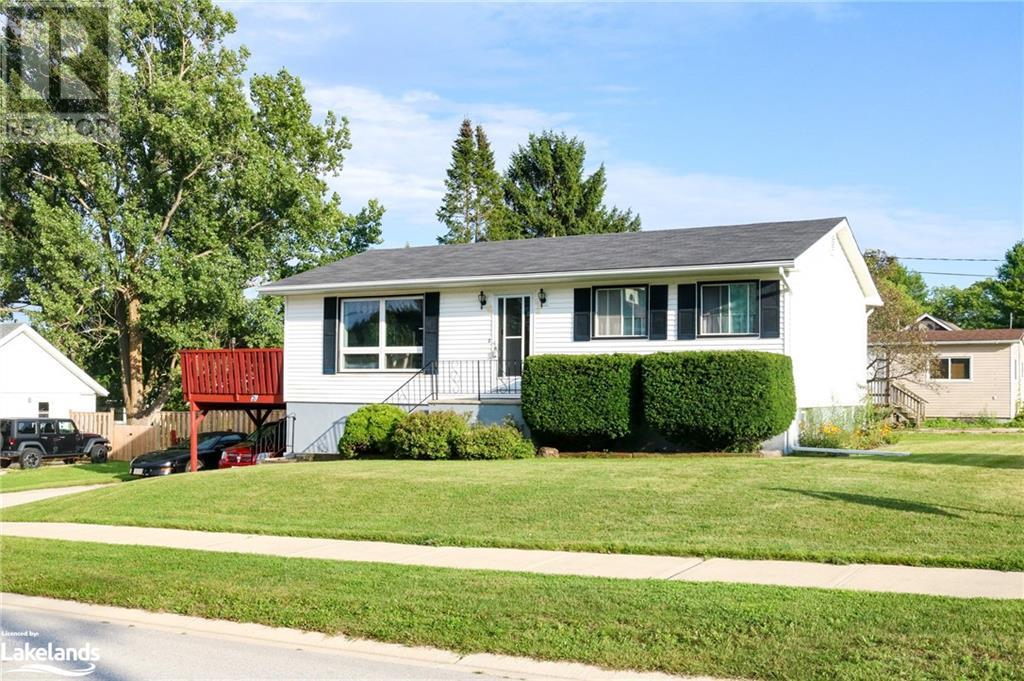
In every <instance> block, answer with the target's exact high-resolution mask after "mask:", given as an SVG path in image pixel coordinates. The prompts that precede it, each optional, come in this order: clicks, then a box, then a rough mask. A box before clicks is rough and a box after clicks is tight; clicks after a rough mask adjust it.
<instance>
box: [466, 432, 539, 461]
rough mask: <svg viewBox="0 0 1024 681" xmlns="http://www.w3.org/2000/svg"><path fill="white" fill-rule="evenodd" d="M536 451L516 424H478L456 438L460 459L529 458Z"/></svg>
mask: <svg viewBox="0 0 1024 681" xmlns="http://www.w3.org/2000/svg"><path fill="white" fill-rule="evenodd" d="M536 453H537V452H536V450H534V448H533V443H532V442H530V441H529V440H527V439H525V438H524V437H523V434H522V433H520V432H519V429H518V428H516V427H515V426H509V425H491V426H484V425H476V426H472V427H470V428H469V430H467V431H466V432H464V433H461V434H460V435H459V436H458V437H457V438H456V439H455V457H456V458H458V459H528V458H530V457H532V456H535V455H536Z"/></svg>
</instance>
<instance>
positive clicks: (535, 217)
mask: <svg viewBox="0 0 1024 681" xmlns="http://www.w3.org/2000/svg"><path fill="white" fill-rule="evenodd" d="M586 155H587V150H586V147H585V145H584V144H583V142H582V141H581V140H579V139H577V138H575V137H573V138H570V137H568V136H567V135H565V134H564V133H555V132H551V131H544V132H543V133H541V134H540V135H530V138H529V140H528V142H527V143H526V145H525V146H521V147H519V149H518V150H517V151H516V152H515V153H514V154H513V155H512V158H511V159H510V161H509V167H508V171H506V173H505V181H504V194H505V204H506V207H507V214H506V216H505V217H506V220H505V224H504V225H503V228H504V229H503V236H504V238H510V239H525V238H533V237H542V236H566V235H572V234H601V233H607V232H636V231H638V230H639V229H640V216H639V215H633V213H632V211H629V210H626V211H620V210H619V209H618V208H611V209H608V208H606V207H605V206H604V204H603V200H604V192H605V186H606V180H605V170H604V165H602V166H601V167H600V168H598V169H597V171H596V172H594V174H592V175H591V176H590V177H586V178H585V177H584V175H583V164H584V161H585V160H586Z"/></svg>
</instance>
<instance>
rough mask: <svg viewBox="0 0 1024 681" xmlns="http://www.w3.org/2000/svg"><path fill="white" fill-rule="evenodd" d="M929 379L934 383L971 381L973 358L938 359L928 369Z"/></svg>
mask: <svg viewBox="0 0 1024 681" xmlns="http://www.w3.org/2000/svg"><path fill="white" fill-rule="evenodd" d="M928 378H930V379H931V380H933V381H969V380H971V358H970V357H937V358H936V359H934V360H932V363H931V365H930V366H929V367H928Z"/></svg>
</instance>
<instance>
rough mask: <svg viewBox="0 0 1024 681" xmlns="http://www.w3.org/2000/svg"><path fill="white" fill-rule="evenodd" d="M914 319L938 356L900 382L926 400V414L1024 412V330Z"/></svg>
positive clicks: (927, 317) (1007, 414)
mask: <svg viewBox="0 0 1024 681" xmlns="http://www.w3.org/2000/svg"><path fill="white" fill-rule="evenodd" d="M915 323H916V324H918V325H919V326H920V327H921V328H922V329H923V330H924V340H925V341H926V342H927V343H929V344H930V345H931V346H932V347H933V348H934V352H935V359H934V361H933V362H932V363H931V366H929V367H928V369H927V370H926V371H925V372H924V373H923V374H920V375H914V376H909V377H907V378H906V379H904V380H900V381H896V383H898V384H899V385H900V386H901V387H902V388H903V389H904V390H905V391H907V392H909V393H911V394H912V395H915V396H917V397H919V398H920V399H921V400H923V401H924V404H923V405H922V411H923V413H924V416H925V417H926V418H934V417H949V418H971V417H990V418H994V419H1000V420H1011V419H1013V418H1014V417H1016V416H1017V415H1018V414H1020V413H1022V411H1024V405H1022V403H1024V329H962V328H960V327H959V326H957V325H956V324H954V323H952V322H949V321H946V320H944V319H939V318H938V317H935V316H933V315H928V314H925V315H921V316H920V317H918V319H917V320H916V322H915Z"/></svg>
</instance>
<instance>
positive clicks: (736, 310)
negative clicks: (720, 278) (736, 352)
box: [700, 281, 760, 336]
mask: <svg viewBox="0 0 1024 681" xmlns="http://www.w3.org/2000/svg"><path fill="white" fill-rule="evenodd" d="M757 313H758V286H757V282H755V281H744V282H729V283H721V284H701V287H700V333H701V335H702V336H749V335H752V334H757V333H759V332H760V329H759V327H758V319H757Z"/></svg>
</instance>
